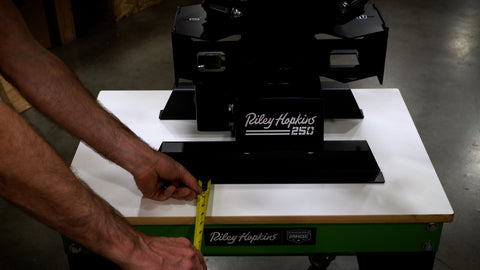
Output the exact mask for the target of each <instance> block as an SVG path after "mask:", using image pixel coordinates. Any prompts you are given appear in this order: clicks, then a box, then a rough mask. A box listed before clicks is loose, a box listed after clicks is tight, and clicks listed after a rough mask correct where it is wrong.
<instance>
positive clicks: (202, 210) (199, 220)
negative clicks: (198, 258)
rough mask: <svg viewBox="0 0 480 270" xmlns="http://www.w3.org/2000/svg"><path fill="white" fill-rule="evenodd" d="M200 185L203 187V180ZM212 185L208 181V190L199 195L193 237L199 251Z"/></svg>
mask: <svg viewBox="0 0 480 270" xmlns="http://www.w3.org/2000/svg"><path fill="white" fill-rule="evenodd" d="M198 183H199V184H200V186H202V187H203V185H202V181H201V180H199V181H198ZM210 185H211V180H208V183H207V189H206V190H204V191H203V192H202V193H200V194H198V195H197V215H196V217H195V235H194V237H193V245H194V246H195V247H196V248H197V249H198V250H200V249H201V248H202V238H203V228H204V227H205V215H206V213H207V206H208V196H209V195H210Z"/></svg>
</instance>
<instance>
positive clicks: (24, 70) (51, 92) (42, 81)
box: [0, 1, 153, 174]
mask: <svg viewBox="0 0 480 270" xmlns="http://www.w3.org/2000/svg"><path fill="white" fill-rule="evenodd" d="M7 2H11V1H7ZM4 5H8V3H5V4H4ZM10 6H11V3H10ZM7 7H8V6H7ZM0 8H6V7H0ZM2 12H4V13H3V14H2ZM0 18H2V20H3V21H2V25H0V34H1V35H2V42H1V43H2V44H0V52H1V54H0V71H1V72H2V73H4V75H5V76H6V77H7V78H8V79H9V80H10V82H11V83H13V84H14V85H15V86H16V87H17V88H18V89H19V91H20V92H21V93H22V95H23V96H24V97H25V98H26V99H27V100H28V101H29V102H30V103H32V104H33V105H34V106H35V107H36V108H37V109H38V110H39V111H41V112H42V113H44V114H45V115H46V116H47V117H49V118H51V119H53V120H54V121H55V122H57V123H58V124H59V125H60V126H62V127H64V128H65V129H67V130H68V131H69V132H70V133H72V134H73V135H75V136H77V137H79V138H80V139H82V140H84V141H85V142H87V143H88V144H89V145H91V146H92V147H93V148H94V149H96V150H97V151H98V152H100V153H101V154H102V155H104V156H105V157H107V158H108V159H110V160H112V161H113V162H115V163H117V164H119V165H120V166H122V167H124V168H125V169H127V170H128V171H130V172H132V173H133V174H136V173H137V174H139V173H142V172H143V171H145V170H146V169H148V168H142V166H148V165H149V164H152V163H153V161H152V160H148V159H150V158H152V155H151V151H152V149H150V147H148V145H147V144H145V143H143V142H142V141H141V140H139V139H138V138H136V136H135V134H133V133H132V132H131V131H130V130H128V129H127V128H126V127H125V126H124V125H123V124H121V123H120V122H119V121H118V120H116V119H115V118H114V117H112V116H111V115H110V114H109V113H107V112H106V111H105V110H104V109H103V108H102V107H101V106H100V105H99V104H98V103H97V102H96V100H95V99H94V98H93V97H92V96H91V95H90V94H89V92H88V91H87V90H86V89H85V88H84V87H83V85H82V84H81V83H80V81H79V80H78V78H77V77H76V75H75V74H74V73H73V72H72V71H71V70H70V69H69V68H68V67H67V66H66V65H65V64H64V63H63V62H62V61H61V60H60V59H58V58H57V57H56V56H54V55H53V54H52V53H50V52H49V51H48V50H46V49H44V48H43V47H41V46H40V45H39V44H38V43H37V42H36V41H35V40H34V39H33V38H32V36H31V35H30V33H29V31H28V29H27V28H26V26H25V24H24V23H23V20H22V18H21V17H20V15H19V13H18V11H17V10H16V9H14V10H12V11H9V12H8V13H7V12H5V11H1V10H0ZM9 21H10V22H9ZM6 25H8V28H10V27H13V28H15V29H6V28H7V26H6ZM2 29H3V31H2ZM7 30H8V31H7ZM119 145H121V146H122V147H121V148H120V149H118V148H117V146H119Z"/></svg>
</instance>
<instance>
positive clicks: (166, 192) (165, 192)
mask: <svg viewBox="0 0 480 270" xmlns="http://www.w3.org/2000/svg"><path fill="white" fill-rule="evenodd" d="M175 189H176V188H175V186H173V185H170V186H165V185H163V186H162V187H161V188H159V189H158V190H157V192H155V194H154V196H153V197H151V199H154V200H157V201H165V200H167V199H168V198H170V197H171V196H172V194H173V193H174V192H175Z"/></svg>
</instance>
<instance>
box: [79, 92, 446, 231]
mask: <svg viewBox="0 0 480 270" xmlns="http://www.w3.org/2000/svg"><path fill="white" fill-rule="evenodd" d="M170 93H171V91H102V92H100V94H99V97H98V100H99V101H100V102H101V103H102V104H103V105H104V106H105V107H106V108H107V109H108V110H109V111H110V112H112V113H113V114H114V115H116V116H117V117H118V118H119V119H120V120H121V121H122V122H123V123H125V124H126V125H127V126H128V127H129V128H131V129H132V130H133V131H134V132H135V133H136V134H137V135H138V136H140V137H141V138H142V139H143V140H145V141H146V142H147V143H148V144H149V145H151V146H152V147H153V148H155V149H158V148H159V146H160V144H161V142H162V141H175V140H177V141H193V140H202V141H206V140H232V138H231V137H230V134H229V133H227V132H198V131H197V130H196V122H195V121H194V120H159V119H158V115H159V112H160V110H161V109H163V108H164V106H165V104H166V102H167V99H168V97H169V95H170ZM353 93H354V95H355V98H356V100H357V102H358V104H359V106H360V107H361V108H362V110H363V113H364V115H365V119H363V120H328V121H326V122H325V140H367V141H368V143H369V145H370V148H371V149H372V151H373V154H374V155H375V157H376V159H377V162H378V164H379V166H380V169H381V170H382V172H383V175H384V177H385V183H384V184H257V185H252V184H250V185H246V184H244V185H241V184H216V185H213V186H212V190H211V195H210V196H211V197H210V201H209V206H208V210H207V219H206V223H207V224H252V223H253V224H255V223H270V224H272V223H280V224H290V223H372V222H373V223H376V222H381V223H384V222H385V223H390V222H400V223H404V222H406V223H409V222H449V221H452V219H453V209H452V207H451V206H450V203H449V201H448V198H447V197H446V195H445V192H444V190H443V188H442V186H441V183H440V181H439V179H438V176H437V174H436V173H435V170H434V168H433V165H432V163H431V161H430V159H429V157H428V155H427V152H426V150H425V148H424V146H423V143H422V141H421V139H420V136H419V134H418V132H417V130H416V128H415V125H414V123H413V121H412V119H411V117H410V114H409V112H408V110H407V107H406V106H405V103H404V101H403V99H402V97H401V95H400V92H399V91H398V89H354V90H353ZM72 169H73V171H74V172H75V173H76V174H77V176H79V177H80V178H81V179H82V180H84V181H85V182H86V183H87V184H88V185H89V186H90V187H91V188H92V189H93V190H94V191H95V192H96V193H97V194H98V195H100V196H101V197H103V198H104V199H105V200H106V201H107V202H109V203H110V204H111V205H112V206H113V207H114V208H116V209H117V210H118V211H119V212H120V213H121V214H123V215H124V216H125V217H126V218H127V219H128V220H129V221H130V222H131V223H132V224H137V225H138V224H194V219H195V201H191V202H184V201H179V200H175V199H169V200H167V201H164V202H157V201H153V200H150V199H145V198H142V194H141V193H140V191H139V190H138V189H137V187H136V186H135V183H134V181H133V177H132V176H131V175H130V174H129V173H128V172H127V171H125V170H123V169H122V168H120V167H118V166H117V165H115V164H113V163H112V162H109V161H107V160H105V159H104V158H102V157H101V156H100V155H98V154H97V153H95V152H94V151H92V150H91V149H90V148H88V147H87V146H86V145H85V144H84V143H80V144H79V146H78V149H77V152H76V154H75V157H74V159H73V161H72Z"/></svg>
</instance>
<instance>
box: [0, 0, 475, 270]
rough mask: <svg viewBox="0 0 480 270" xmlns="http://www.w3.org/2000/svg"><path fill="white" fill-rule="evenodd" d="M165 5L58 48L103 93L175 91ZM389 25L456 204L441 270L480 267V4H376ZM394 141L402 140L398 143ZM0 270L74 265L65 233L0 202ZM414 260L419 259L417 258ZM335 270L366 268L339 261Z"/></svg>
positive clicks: (239, 261) (396, 74)
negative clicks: (62, 235)
mask: <svg viewBox="0 0 480 270" xmlns="http://www.w3.org/2000/svg"><path fill="white" fill-rule="evenodd" d="M188 2H192V1H173V0H164V1H163V2H162V3H160V4H158V5H156V6H154V7H152V8H149V9H147V10H145V11H143V12H140V13H138V14H136V15H133V16H131V17H129V18H127V19H124V20H122V21H120V22H118V23H107V22H98V21H94V22H92V23H88V24H86V25H85V26H84V27H83V30H82V32H81V35H80V36H79V38H78V39H77V40H76V41H74V42H73V43H71V44H69V45H66V46H62V47H56V48H53V49H52V51H53V52H54V53H55V54H57V55H58V56H59V57H61V58H62V59H64V60H65V62H66V63H67V64H68V65H69V66H70V67H71V68H72V69H73V70H74V71H75V72H76V73H77V74H78V76H79V77H80V79H81V80H82V81H83V82H84V84H85V85H86V86H87V87H88V88H89V89H90V90H91V92H92V93H93V94H94V95H96V94H97V93H98V91H99V90H101V89H170V88H171V87H172V84H173V72H172V70H173V66H172V57H171V46H170V27H171V25H172V19H173V15H174V10H175V7H176V5H182V4H184V3H188ZM370 2H371V3H376V4H378V6H379V7H380V8H381V10H382V13H383V15H384V17H385V18H386V20H387V22H388V25H389V27H390V36H389V44H388V52H387V63H386V70H385V82H384V84H383V86H380V85H379V84H378V82H377V81H376V79H373V78H372V79H366V80H362V81H359V82H355V83H352V84H351V86H352V87H354V88H360V87H364V88H377V87H386V88H399V89H400V90H401V92H402V95H403V97H404V99H405V102H406V104H407V106H408V108H409V110H410V113H411V115H412V117H413V119H414V121H415V124H416V126H417V128H418V131H419V133H420V135H421V137H422V139H423V142H424V144H425V147H426V149H427V151H428V153H429V155H430V158H431V160H432V162H433V165H434V167H435V169H436V171H437V174H438V176H439V178H440V180H441V182H442V184H443V186H444V188H445V191H446V193H447V196H448V197H449V199H450V202H451V204H452V206H453V208H454V210H455V220H454V222H453V223H449V224H446V225H445V226H444V233H443V236H442V241H441V246H440V250H439V251H438V253H437V257H436V262H435V267H434V269H436V270H444V269H455V270H457V269H458V270H469V269H471V270H478V269H480V87H479V85H478V78H479V75H480V47H479V42H480V1H478V0H459V1H449V0H436V1H434V0H424V1H414V0H404V1H393V0H390V1H388V0H376V1H370ZM24 116H25V117H26V118H27V119H29V120H30V121H31V122H32V124H33V125H34V126H35V127H36V128H37V129H38V130H39V132H40V133H41V134H43V136H44V137H45V138H46V139H47V140H48V141H49V142H50V143H51V144H52V146H53V147H54V148H55V149H57V151H58V152H59V153H60V155H61V156H62V157H63V158H64V159H65V160H66V161H67V162H70V161H71V160H72V158H73V155H74V153H75V150H76V147H77V144H78V141H77V140H76V139H75V138H72V137H71V136H70V135H68V134H66V133H65V132H63V131H62V130H60V129H59V128H57V127H56V126H55V125H53V124H51V123H50V122H49V121H48V120H46V119H44V118H43V117H42V116H40V115H39V114H38V113H37V112H36V111H35V110H34V109H31V110H29V111H27V112H26V113H24ZM392 143H395V142H392ZM0 216H1V217H2V218H1V220H2V221H1V222H0V232H1V233H0V269H68V265H67V261H66V257H65V255H64V252H63V247H62V243H61V238H60V236H59V235H58V234H57V233H56V232H54V231H52V230H50V229H48V228H46V227H45V226H43V225H41V224H39V223H38V222H36V221H35V220H32V219H31V218H30V217H28V216H26V215H25V214H23V213H21V212H20V211H19V210H17V209H16V208H14V207H13V206H12V205H10V204H9V203H8V202H5V201H4V200H2V199H0ZM412 263H413V264H414V262H412ZM207 264H208V266H209V268H210V269H232V270H234V269H272V268H273V269H279V270H280V269H307V268H308V265H309V263H308V259H307V258H306V257H281V258H268V257H226V258H225V257H207ZM329 269H358V267H357V266H356V260H355V258H352V257H338V258H337V259H336V260H335V261H334V262H333V263H332V265H331V267H330V268H329Z"/></svg>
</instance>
